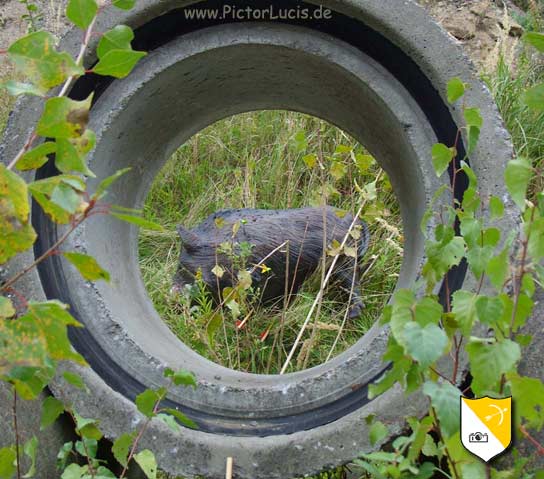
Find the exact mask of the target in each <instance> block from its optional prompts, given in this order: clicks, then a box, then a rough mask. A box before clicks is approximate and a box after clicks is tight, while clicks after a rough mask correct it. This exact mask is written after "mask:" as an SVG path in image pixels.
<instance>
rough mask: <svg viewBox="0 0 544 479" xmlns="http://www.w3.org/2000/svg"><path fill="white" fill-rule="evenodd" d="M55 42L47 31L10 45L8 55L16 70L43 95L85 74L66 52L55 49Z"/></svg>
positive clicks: (33, 34)
mask: <svg viewBox="0 0 544 479" xmlns="http://www.w3.org/2000/svg"><path fill="white" fill-rule="evenodd" d="M55 43H56V39H55V37H54V36H53V35H51V34H50V33H48V32H44V31H40V32H35V33H31V34H30V35H27V36H26V37H23V38H21V39H19V40H17V41H16V42H15V43H13V44H12V45H11V46H10V47H9V49H8V54H9V56H10V58H11V60H12V61H13V63H14V64H15V67H16V69H17V70H18V71H19V72H20V73H22V74H23V75H24V76H26V77H27V78H28V79H30V81H31V82H32V83H33V84H35V85H36V86H37V87H38V88H39V89H40V90H42V92H43V93H46V92H47V90H49V89H50V88H53V87H55V86H57V85H60V84H61V83H63V82H64V81H65V80H66V79H67V78H68V77H70V76H76V77H77V76H81V75H83V74H84V73H85V70H84V69H83V67H82V66H79V65H77V64H76V63H75V61H74V59H73V58H72V57H71V56H70V55H69V54H68V53H66V52H62V53H59V52H57V51H56V50H55Z"/></svg>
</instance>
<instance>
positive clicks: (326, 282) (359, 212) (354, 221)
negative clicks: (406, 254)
mask: <svg viewBox="0 0 544 479" xmlns="http://www.w3.org/2000/svg"><path fill="white" fill-rule="evenodd" d="M362 211H363V206H361V207H360V208H359V211H357V214H356V215H355V216H354V218H353V221H352V222H351V225H350V227H349V229H348V232H347V233H346V236H345V237H344V239H343V241H342V244H341V245H340V248H339V250H340V251H341V250H342V249H343V248H344V246H345V245H346V243H347V241H348V238H349V236H350V234H351V232H352V231H353V228H354V227H355V224H356V223H357V221H358V220H359V216H360V214H361V212H362ZM339 258H340V253H339V254H337V255H336V256H335V257H334V259H333V260H332V263H331V266H330V268H329V271H328V272H327V275H326V277H325V279H324V281H323V283H322V284H321V287H320V288H319V292H318V293H317V296H316V298H315V300H314V302H313V304H312V307H311V308H310V311H309V312H308V315H307V316H306V320H305V321H304V324H303V325H302V328H301V329H300V331H299V333H298V336H297V338H296V340H295V344H293V347H292V348H291V351H290V352H289V355H288V356H287V359H286V360H285V363H284V365H283V367H282V368H281V371H280V374H285V371H286V370H287V368H288V367H289V363H290V362H291V359H293V356H294V354H295V351H296V350H297V348H298V346H299V344H300V341H301V339H302V336H303V335H304V332H305V331H306V328H307V327H308V324H309V323H310V320H311V319H312V315H313V314H314V311H315V308H316V307H317V305H318V304H319V303H320V301H321V298H322V297H323V294H324V292H325V288H326V287H327V284H328V283H329V280H330V279H331V276H332V273H333V270H334V267H335V266H336V263H337V262H338V259H339Z"/></svg>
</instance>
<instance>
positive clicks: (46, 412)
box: [40, 396, 64, 431]
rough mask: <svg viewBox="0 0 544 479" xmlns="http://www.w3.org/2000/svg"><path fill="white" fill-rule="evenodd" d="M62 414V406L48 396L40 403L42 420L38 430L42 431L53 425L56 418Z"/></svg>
mask: <svg viewBox="0 0 544 479" xmlns="http://www.w3.org/2000/svg"><path fill="white" fill-rule="evenodd" d="M63 412H64V404H62V403H61V402H60V401H59V400H58V399H56V398H54V397H53V396H48V397H46V398H45V399H44V401H43V402H42V419H41V422H40V430H42V431H43V430H44V429H46V428H47V427H49V426H50V425H51V424H53V423H54V422H55V421H56V420H57V418H58V417H59V416H60V415H61V414H62V413H63Z"/></svg>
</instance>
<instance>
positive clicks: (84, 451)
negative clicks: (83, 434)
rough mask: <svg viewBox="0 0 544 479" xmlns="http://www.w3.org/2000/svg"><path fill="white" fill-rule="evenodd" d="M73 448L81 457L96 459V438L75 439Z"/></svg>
mask: <svg viewBox="0 0 544 479" xmlns="http://www.w3.org/2000/svg"><path fill="white" fill-rule="evenodd" d="M75 449H76V451H77V453H78V454H80V455H81V456H82V457H87V458H90V459H96V453H97V452H98V441H97V440H96V439H83V441H77V442H76V444H75Z"/></svg>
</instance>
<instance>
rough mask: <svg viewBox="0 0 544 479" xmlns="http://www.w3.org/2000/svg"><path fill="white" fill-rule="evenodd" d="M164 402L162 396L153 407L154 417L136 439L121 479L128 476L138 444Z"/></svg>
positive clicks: (147, 421) (147, 422)
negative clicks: (129, 466)
mask: <svg viewBox="0 0 544 479" xmlns="http://www.w3.org/2000/svg"><path fill="white" fill-rule="evenodd" d="M162 400H163V396H161V397H160V398H159V399H158V400H157V402H156V403H155V406H154V407H153V416H152V417H149V418H147V420H146V421H145V423H144V425H143V426H142V428H141V429H140V431H139V432H138V435H137V436H136V439H134V442H133V443H132V447H131V448H130V452H129V454H128V457H127V462H126V466H124V467H123V471H122V472H121V475H120V476H119V479H124V478H125V476H126V474H127V472H128V465H129V464H130V461H132V458H133V457H134V454H135V453H136V449H137V448H138V444H139V443H140V441H141V439H142V437H143V435H144V434H145V432H146V431H147V428H148V427H149V425H150V424H151V420H152V419H153V417H154V416H155V415H156V414H157V412H158V411H159V406H160V404H161V401H162Z"/></svg>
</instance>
